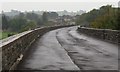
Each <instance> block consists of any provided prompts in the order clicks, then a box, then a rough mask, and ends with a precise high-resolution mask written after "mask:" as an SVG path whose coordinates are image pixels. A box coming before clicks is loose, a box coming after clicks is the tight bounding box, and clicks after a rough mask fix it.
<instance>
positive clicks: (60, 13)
mask: <svg viewBox="0 0 120 72" xmlns="http://www.w3.org/2000/svg"><path fill="white" fill-rule="evenodd" d="M29 12H33V13H36V14H39V15H42V14H43V13H44V12H45V11H29ZM48 12H52V11H48ZM53 12H54V11H53ZM85 12H86V11H83V10H79V11H77V12H68V11H66V10H63V11H57V13H58V15H59V16H63V15H70V16H76V15H81V14H83V13H85ZM3 13H4V14H5V15H7V16H15V15H18V14H19V13H21V12H20V11H17V10H11V12H3ZM23 13H27V11H25V12H23Z"/></svg>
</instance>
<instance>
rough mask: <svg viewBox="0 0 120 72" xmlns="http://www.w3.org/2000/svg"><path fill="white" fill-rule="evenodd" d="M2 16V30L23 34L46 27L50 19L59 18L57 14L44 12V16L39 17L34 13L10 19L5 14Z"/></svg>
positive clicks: (22, 14) (21, 14)
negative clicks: (23, 32)
mask: <svg viewBox="0 0 120 72" xmlns="http://www.w3.org/2000/svg"><path fill="white" fill-rule="evenodd" d="M1 15H2V30H3V31H11V32H22V31H26V30H29V29H34V28H36V27H41V26H44V25H46V24H47V23H49V22H48V19H50V18H52V19H54V18H56V17H58V14H57V13H56V12H44V13H43V15H39V14H36V13H33V12H27V13H25V12H24V13H23V12H21V13H20V14H19V15H16V16H14V17H10V16H7V15H5V14H4V12H3V13H2V14H1Z"/></svg>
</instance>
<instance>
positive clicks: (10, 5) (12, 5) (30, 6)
mask: <svg viewBox="0 0 120 72" xmlns="http://www.w3.org/2000/svg"><path fill="white" fill-rule="evenodd" d="M107 4H110V5H113V6H115V7H117V6H118V2H3V3H2V10H3V11H10V10H11V9H14V10H20V11H31V10H35V11H38V10H39V11H42V10H44V11H46V10H47V11H63V10H67V11H79V10H85V11H90V10H92V9H93V8H99V7H101V6H103V5H107Z"/></svg>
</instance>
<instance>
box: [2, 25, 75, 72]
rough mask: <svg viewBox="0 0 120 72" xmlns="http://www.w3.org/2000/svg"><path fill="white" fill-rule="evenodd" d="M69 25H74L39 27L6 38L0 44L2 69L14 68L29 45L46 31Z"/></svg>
mask: <svg viewBox="0 0 120 72" xmlns="http://www.w3.org/2000/svg"><path fill="white" fill-rule="evenodd" d="M69 26H73V25H66V26H53V27H43V28H38V29H35V30H31V31H26V32H23V33H20V34H18V35H16V36H11V37H9V38H7V39H4V40H3V41H2V43H1V44H0V48H1V49H2V70H14V69H15V67H16V65H17V64H18V63H19V61H20V60H21V59H22V56H24V53H25V51H26V50H27V49H28V48H29V46H30V45H31V44H32V43H33V42H34V41H35V40H36V39H37V38H39V37H40V36H42V35H43V34H44V33H46V32H48V31H50V30H54V29H58V28H62V27H69Z"/></svg>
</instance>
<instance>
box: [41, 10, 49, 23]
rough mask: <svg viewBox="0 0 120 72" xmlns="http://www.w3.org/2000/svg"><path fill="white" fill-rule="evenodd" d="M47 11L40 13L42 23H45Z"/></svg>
mask: <svg viewBox="0 0 120 72" xmlns="http://www.w3.org/2000/svg"><path fill="white" fill-rule="evenodd" d="M47 14H48V13H47V12H44V13H43V15H42V21H43V23H46V22H47V21H48V16H47Z"/></svg>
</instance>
